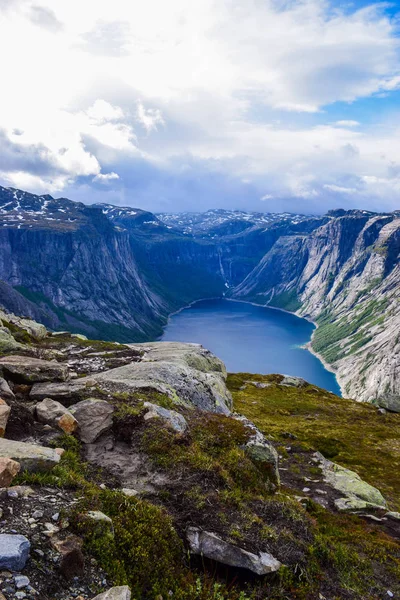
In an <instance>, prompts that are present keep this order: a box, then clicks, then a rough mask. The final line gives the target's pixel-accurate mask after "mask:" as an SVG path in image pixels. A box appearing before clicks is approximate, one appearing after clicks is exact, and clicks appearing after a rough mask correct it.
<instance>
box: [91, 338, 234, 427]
mask: <svg viewBox="0 0 400 600" xmlns="http://www.w3.org/2000/svg"><path fill="white" fill-rule="evenodd" d="M129 347H130V348H133V349H135V350H138V351H139V352H140V353H144V355H143V358H142V360H141V362H135V363H131V364H128V365H124V366H122V367H118V368H116V369H111V370H109V371H105V372H103V373H98V374H96V375H94V376H93V379H94V380H95V381H96V383H97V385H98V386H99V387H100V388H101V389H103V390H105V391H108V392H111V393H113V392H135V391H138V390H140V389H153V390H156V391H158V392H160V393H163V394H167V395H168V396H169V397H170V398H171V399H172V400H174V401H175V402H176V403H177V404H186V405H189V406H190V405H194V406H196V407H197V408H199V409H201V410H207V411H211V412H216V413H222V414H226V415H227V414H230V411H231V408H232V397H231V395H230V393H229V391H228V389H227V387H226V384H225V381H226V369H225V365H224V364H223V362H222V361H221V360H220V359H219V358H217V357H216V356H214V355H213V354H212V353H211V352H209V351H208V350H205V349H204V348H203V347H202V346H201V345H200V344H183V343H179V342H153V343H149V344H129Z"/></svg>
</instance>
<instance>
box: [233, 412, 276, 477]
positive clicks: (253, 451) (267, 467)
mask: <svg viewBox="0 0 400 600" xmlns="http://www.w3.org/2000/svg"><path fill="white" fill-rule="evenodd" d="M234 418H235V419H236V420H237V421H240V422H241V423H243V425H245V426H246V427H247V429H248V431H249V434H250V437H249V440H248V442H247V443H246V444H245V446H244V450H245V451H246V453H247V454H248V456H249V457H250V458H251V460H252V461H253V462H254V463H255V464H256V465H257V467H258V468H259V469H260V470H261V471H263V472H264V473H265V474H266V475H267V476H268V478H269V479H270V480H271V481H272V482H273V483H274V484H276V485H279V483H280V475H279V455H278V452H277V451H276V450H275V448H274V446H273V445H272V444H271V442H269V441H268V440H267V439H266V438H265V436H264V435H263V434H262V433H261V431H260V430H259V429H258V428H257V427H256V426H255V425H254V423H252V422H251V421H250V420H249V419H247V418H246V417H244V416H243V415H234Z"/></svg>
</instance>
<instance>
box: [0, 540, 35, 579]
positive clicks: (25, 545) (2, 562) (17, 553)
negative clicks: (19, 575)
mask: <svg viewBox="0 0 400 600" xmlns="http://www.w3.org/2000/svg"><path fill="white" fill-rule="evenodd" d="M30 547H31V544H30V542H29V540H28V539H27V538H26V537H25V536H24V535H18V534H11V533H1V534H0V568H1V569H10V571H22V569H23V568H24V567H25V564H26V561H27V560H28V557H29V551H30Z"/></svg>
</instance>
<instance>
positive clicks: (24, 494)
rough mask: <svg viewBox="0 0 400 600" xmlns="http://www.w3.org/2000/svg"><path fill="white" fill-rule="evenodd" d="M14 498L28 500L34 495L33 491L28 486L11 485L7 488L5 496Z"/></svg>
mask: <svg viewBox="0 0 400 600" xmlns="http://www.w3.org/2000/svg"><path fill="white" fill-rule="evenodd" d="M11 494H12V496H13V497H15V498H29V497H30V496H34V495H35V491H34V490H33V489H32V488H31V487H30V486H29V485H13V486H12V487H10V488H8V490H7V495H8V496H11Z"/></svg>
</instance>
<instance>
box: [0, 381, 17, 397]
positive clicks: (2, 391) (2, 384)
mask: <svg viewBox="0 0 400 600" xmlns="http://www.w3.org/2000/svg"><path fill="white" fill-rule="evenodd" d="M0 398H3V399H4V400H15V395H14V392H13V391H12V389H11V388H10V386H9V385H8V383H7V381H6V380H5V379H3V377H0Z"/></svg>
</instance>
